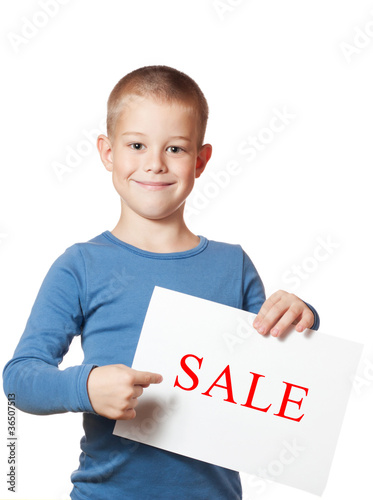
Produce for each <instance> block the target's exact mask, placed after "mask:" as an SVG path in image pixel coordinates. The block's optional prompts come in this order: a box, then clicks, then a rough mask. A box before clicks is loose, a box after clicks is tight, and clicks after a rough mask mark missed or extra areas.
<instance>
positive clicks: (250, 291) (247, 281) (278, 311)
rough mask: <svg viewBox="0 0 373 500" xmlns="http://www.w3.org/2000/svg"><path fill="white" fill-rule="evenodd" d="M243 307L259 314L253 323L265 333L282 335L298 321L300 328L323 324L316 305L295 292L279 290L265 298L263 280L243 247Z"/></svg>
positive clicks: (314, 328)
mask: <svg viewBox="0 0 373 500" xmlns="http://www.w3.org/2000/svg"><path fill="white" fill-rule="evenodd" d="M243 309H245V310H246V311H250V312H252V313H256V314H257V318H256V320H255V321H254V324H253V326H254V328H256V329H257V331H258V332H259V333H261V334H262V335H265V334H266V333H268V332H269V331H271V334H272V335H273V336H280V335H281V334H282V333H283V332H284V331H285V330H286V329H287V328H288V327H289V326H290V325H291V324H294V325H297V327H296V329H297V331H299V332H301V331H303V330H305V329H306V328H312V329H313V330H317V329H318V328H319V325H320V319H319V315H318V314H317V311H316V310H315V309H314V307H312V306H311V305H309V304H307V303H306V302H304V301H303V300H301V299H300V298H299V297H297V296H296V295H294V294H291V293H288V292H285V291H284V290H278V291H277V292H275V293H274V294H272V295H271V296H270V297H269V298H268V299H267V300H266V297H265V290H264V286H263V283H262V280H261V279H260V276H259V274H258V272H257V270H256V268H255V266H254V264H253V263H252V261H251V260H250V258H249V256H248V255H247V254H246V253H245V252H244V251H243ZM276 330H277V331H276Z"/></svg>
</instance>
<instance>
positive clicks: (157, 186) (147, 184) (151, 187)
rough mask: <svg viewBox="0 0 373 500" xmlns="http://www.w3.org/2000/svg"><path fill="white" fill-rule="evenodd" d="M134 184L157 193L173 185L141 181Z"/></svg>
mask: <svg viewBox="0 0 373 500" xmlns="http://www.w3.org/2000/svg"><path fill="white" fill-rule="evenodd" d="M135 182H136V184H138V185H139V186H141V187H143V188H145V189H148V190H150V191H157V190H159V189H164V188H166V187H168V186H172V184H174V183H173V182H149V181H145V182H141V181H136V180H135Z"/></svg>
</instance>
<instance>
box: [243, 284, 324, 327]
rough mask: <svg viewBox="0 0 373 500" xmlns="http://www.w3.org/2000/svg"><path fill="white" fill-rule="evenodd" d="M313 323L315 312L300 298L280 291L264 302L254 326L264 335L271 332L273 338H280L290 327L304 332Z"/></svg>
mask: <svg viewBox="0 0 373 500" xmlns="http://www.w3.org/2000/svg"><path fill="white" fill-rule="evenodd" d="M313 322H314V317H313V312H312V311H311V309H310V308H309V307H307V305H306V304H305V303H304V302H303V301H302V300H301V299H300V298H298V297H297V296H296V295H294V294H292V293H288V292H285V291H284V290H278V291H277V292H275V293H273V294H272V295H271V296H270V297H269V298H268V299H267V300H266V301H265V302H264V304H263V305H262V307H261V309H260V311H259V312H258V315H257V317H256V318H255V321H254V323H253V326H254V328H256V329H257V330H258V332H259V333H261V334H262V335H265V334H266V333H267V332H269V331H270V333H271V335H273V337H279V336H280V335H281V334H282V333H283V332H284V331H285V330H286V329H287V328H288V327H289V326H290V325H297V326H296V330H297V331H298V332H303V331H304V330H305V329H306V328H311V326H312V325H313Z"/></svg>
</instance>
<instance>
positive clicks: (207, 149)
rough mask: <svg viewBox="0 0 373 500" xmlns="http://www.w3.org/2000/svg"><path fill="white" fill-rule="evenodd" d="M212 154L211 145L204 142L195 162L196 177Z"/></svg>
mask: <svg viewBox="0 0 373 500" xmlns="http://www.w3.org/2000/svg"><path fill="white" fill-rule="evenodd" d="M211 155H212V146H211V144H204V145H203V146H202V148H201V150H200V152H199V154H198V156H197V163H196V179H198V177H199V176H200V175H201V174H202V172H203V171H204V170H205V167H206V165H207V162H208V161H209V159H210V158H211Z"/></svg>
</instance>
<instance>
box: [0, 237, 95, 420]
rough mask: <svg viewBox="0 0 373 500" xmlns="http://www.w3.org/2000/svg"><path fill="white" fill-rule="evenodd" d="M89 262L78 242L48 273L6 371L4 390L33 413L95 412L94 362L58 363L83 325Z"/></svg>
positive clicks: (19, 404) (18, 404) (23, 408)
mask: <svg viewBox="0 0 373 500" xmlns="http://www.w3.org/2000/svg"><path fill="white" fill-rule="evenodd" d="M85 294H86V283H85V267H84V260H83V256H82V254H81V251H80V249H79V247H78V246H77V245H73V246H72V247H69V248H68V249H67V250H66V251H65V252H64V253H63V254H62V255H61V256H60V257H58V258H57V259H56V261H55V262H54V263H53V264H52V266H51V268H50V269H49V271H48V273H47V275H46V276H45V278H44V280H43V282H42V284H41V287H40V290H39V292H38V295H37V297H36V300H35V302H34V305H33V307H32V309H31V313H30V316H29V318H28V321H27V324H26V327H25V330H24V332H23V335H22V336H21V339H20V341H19V343H18V345H17V347H16V350H15V352H14V355H13V358H12V359H11V360H10V361H8V363H7V364H6V365H5V367H4V370H3V387H4V392H5V394H11V393H13V394H14V395H15V406H16V407H17V408H18V409H20V410H23V411H25V412H28V413H33V414H37V415H49V414H53V413H64V412H67V411H72V412H83V411H85V412H91V413H94V410H93V408H92V405H91V403H90V401H89V397H88V390H87V379H88V375H89V373H90V371H91V370H92V368H93V367H94V366H95V365H93V364H82V365H78V366H72V367H69V368H66V369H64V370H60V369H59V368H58V365H59V364H60V363H61V361H62V359H63V357H64V355H65V354H66V352H67V351H68V349H69V346H70V344H71V341H72V340H73V338H74V336H76V335H79V334H80V333H81V329H82V328H83V326H84V306H85Z"/></svg>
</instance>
